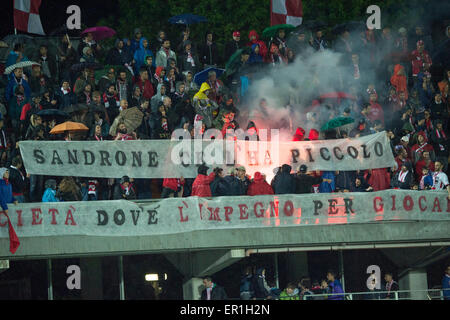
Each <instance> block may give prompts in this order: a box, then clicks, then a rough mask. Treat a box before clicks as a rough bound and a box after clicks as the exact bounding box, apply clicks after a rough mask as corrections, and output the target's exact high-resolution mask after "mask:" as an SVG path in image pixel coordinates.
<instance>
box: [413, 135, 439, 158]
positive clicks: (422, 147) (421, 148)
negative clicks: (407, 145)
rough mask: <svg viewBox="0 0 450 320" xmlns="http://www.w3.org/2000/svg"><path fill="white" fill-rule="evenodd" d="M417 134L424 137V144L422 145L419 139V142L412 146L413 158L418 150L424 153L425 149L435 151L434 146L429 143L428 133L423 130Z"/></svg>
mask: <svg viewBox="0 0 450 320" xmlns="http://www.w3.org/2000/svg"><path fill="white" fill-rule="evenodd" d="M417 135H418V136H422V137H423V144H421V145H420V144H419V141H417V143H416V144H415V145H413V146H412V148H411V157H412V158H413V159H414V158H415V154H416V152H419V153H420V154H422V153H423V152H424V151H427V152H434V148H433V146H432V145H431V144H429V143H428V138H427V135H426V133H425V132H423V131H420V132H419V133H418V134H417Z"/></svg>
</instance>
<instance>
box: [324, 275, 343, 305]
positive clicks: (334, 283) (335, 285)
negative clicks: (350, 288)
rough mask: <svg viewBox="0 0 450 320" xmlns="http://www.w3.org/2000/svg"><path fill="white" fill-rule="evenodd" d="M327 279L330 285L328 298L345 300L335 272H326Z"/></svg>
mask: <svg viewBox="0 0 450 320" xmlns="http://www.w3.org/2000/svg"><path fill="white" fill-rule="evenodd" d="M327 280H328V285H329V287H330V296H328V300H345V296H344V295H343V293H344V290H343V289H342V285H341V282H340V281H339V280H338V279H336V273H335V272H334V271H333V270H330V271H328V272H327Z"/></svg>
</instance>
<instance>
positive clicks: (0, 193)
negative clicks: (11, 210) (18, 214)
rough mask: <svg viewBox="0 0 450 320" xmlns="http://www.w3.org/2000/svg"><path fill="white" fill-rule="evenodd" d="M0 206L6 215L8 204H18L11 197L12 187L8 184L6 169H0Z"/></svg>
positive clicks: (7, 171)
mask: <svg viewBox="0 0 450 320" xmlns="http://www.w3.org/2000/svg"><path fill="white" fill-rule="evenodd" d="M0 177H2V179H1V180H0V205H1V207H2V209H3V211H5V213H8V203H14V204H16V205H17V204H18V202H17V200H16V198H14V196H13V192H12V185H11V183H9V170H8V169H7V168H0Z"/></svg>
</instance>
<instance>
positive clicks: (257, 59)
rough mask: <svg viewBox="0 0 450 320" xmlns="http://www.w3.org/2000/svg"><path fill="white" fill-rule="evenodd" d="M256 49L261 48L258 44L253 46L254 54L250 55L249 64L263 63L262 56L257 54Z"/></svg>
mask: <svg viewBox="0 0 450 320" xmlns="http://www.w3.org/2000/svg"><path fill="white" fill-rule="evenodd" d="M256 47H259V44H258V43H255V44H254V45H252V53H251V54H250V58H249V59H248V63H261V62H263V58H262V56H260V55H259V54H257V53H255V50H256Z"/></svg>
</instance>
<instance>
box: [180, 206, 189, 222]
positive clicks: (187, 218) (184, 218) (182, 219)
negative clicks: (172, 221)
mask: <svg viewBox="0 0 450 320" xmlns="http://www.w3.org/2000/svg"><path fill="white" fill-rule="evenodd" d="M183 203H184V205H185V206H186V207H187V204H186V202H184V201H183ZM178 210H180V222H186V221H188V220H189V217H188V216H186V217H183V207H178Z"/></svg>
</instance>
